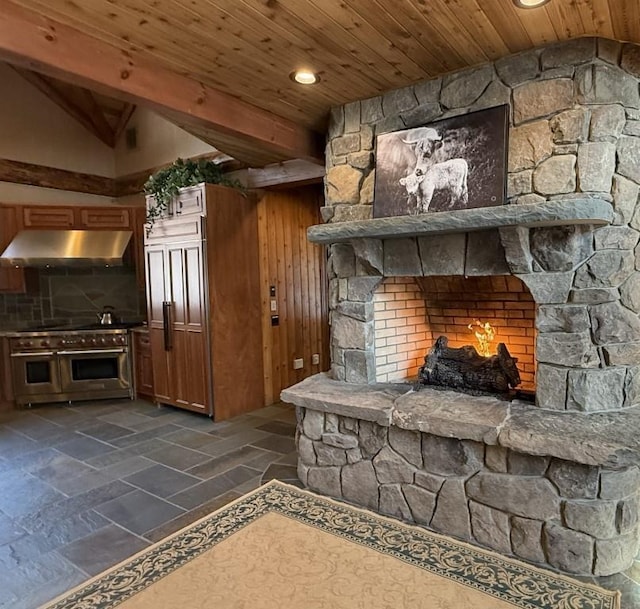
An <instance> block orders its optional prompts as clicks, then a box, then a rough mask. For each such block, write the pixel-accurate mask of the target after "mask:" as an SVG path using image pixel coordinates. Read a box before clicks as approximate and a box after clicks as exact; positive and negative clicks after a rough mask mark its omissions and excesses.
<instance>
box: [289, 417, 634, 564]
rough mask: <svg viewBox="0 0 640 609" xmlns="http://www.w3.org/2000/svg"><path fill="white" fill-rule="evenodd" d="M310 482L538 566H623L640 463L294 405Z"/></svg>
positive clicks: (302, 473)
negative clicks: (592, 459) (600, 460)
mask: <svg viewBox="0 0 640 609" xmlns="http://www.w3.org/2000/svg"><path fill="white" fill-rule="evenodd" d="M297 415H298V427H297V445H298V454H299V460H298V476H299V477H300V480H301V481H302V482H303V483H304V484H305V485H306V486H307V487H309V488H310V489H312V490H315V491H318V492H320V493H322V494H325V495H330V496H332V497H336V498H339V499H343V500H346V501H349V502H351V503H355V504H358V505H361V506H364V507H367V508H370V509H372V510H375V511H377V512H380V513H382V514H387V515H389V516H393V517H396V518H400V519H402V520H404V521H407V522H412V523H416V524H418V525H422V526H425V527H428V528H430V529H433V530H435V531H439V532H442V533H446V534H448V535H453V536H455V537H458V538H460V539H463V540H466V541H470V542H471V543H474V544H477V545H480V546H484V547H487V548H491V549H492V550H496V551H498V552H500V553H501V554H505V555H512V556H515V557H518V558H521V559H524V560H526V561H529V562H532V563H537V564H540V565H545V566H551V567H553V568H555V569H559V570H561V571H564V572H567V573H573V574H581V575H610V574H613V573H617V572H620V571H622V570H624V569H626V568H627V567H628V566H629V565H630V564H631V562H632V560H633V558H634V556H635V555H636V553H637V550H638V513H639V505H640V494H639V489H640V470H639V469H638V467H636V466H634V465H631V466H625V467H623V468H620V469H616V470H613V469H607V468H605V467H597V466H592V465H584V464H580V463H574V462H570V461H565V460H562V459H558V458H552V457H549V456H532V455H527V454H522V453H519V452H516V451H513V450H509V449H506V448H504V447H501V446H496V445H487V444H485V443H483V442H479V441H472V440H461V439H457V438H452V437H441V436H438V435H433V434H430V433H424V432H420V431H412V430H409V429H401V428H399V427H396V426H395V425H389V426H387V425H384V424H380V423H378V422H375V421H370V420H362V419H360V420H359V419H356V418H351V417H347V416H341V415H337V414H334V413H330V412H321V411H318V410H314V409H309V408H303V407H298V408H297Z"/></svg>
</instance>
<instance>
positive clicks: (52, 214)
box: [22, 205, 76, 230]
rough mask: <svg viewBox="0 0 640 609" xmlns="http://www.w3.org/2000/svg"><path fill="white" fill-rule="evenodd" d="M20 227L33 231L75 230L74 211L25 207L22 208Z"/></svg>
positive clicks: (45, 207)
mask: <svg viewBox="0 0 640 609" xmlns="http://www.w3.org/2000/svg"><path fill="white" fill-rule="evenodd" d="M22 226H23V227H24V228H25V229H34V230H46V229H51V228H53V229H55V228H58V229H72V228H76V220H75V210H74V208H73V207H54V206H53V205H37V206H31V205H25V206H24V207H22Z"/></svg>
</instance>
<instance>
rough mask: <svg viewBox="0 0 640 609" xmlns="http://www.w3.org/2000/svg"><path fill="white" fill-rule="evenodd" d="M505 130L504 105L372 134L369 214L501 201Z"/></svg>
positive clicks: (506, 112) (503, 199)
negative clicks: (373, 160) (372, 176)
mask: <svg viewBox="0 0 640 609" xmlns="http://www.w3.org/2000/svg"><path fill="white" fill-rule="evenodd" d="M508 132H509V106H508V104H503V105H501V106H495V107H492V108H487V109H484V110H478V111H475V112H469V113H468V114H461V115H457V116H452V117H449V118H445V119H441V120H438V121H434V122H431V123H428V124H425V125H421V126H418V127H414V128H412V129H404V130H402V131H394V132H391V133H384V134H382V135H379V136H377V138H376V163H375V171H376V173H375V188H374V201H373V216H374V218H381V217H387V216H403V215H416V214H424V213H431V212H437V211H451V210H458V209H471V208H475V207H490V206H494V205H504V203H505V202H506V181H507V180H506V178H507V150H508Z"/></svg>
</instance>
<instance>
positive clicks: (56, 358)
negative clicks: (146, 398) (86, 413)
mask: <svg viewBox="0 0 640 609" xmlns="http://www.w3.org/2000/svg"><path fill="white" fill-rule="evenodd" d="M10 336H11V337H10V339H9V346H10V355H11V369H12V374H13V389H14V394H15V399H16V403H17V404H18V405H25V404H35V403H42V402H67V401H68V402H71V401H74V400H88V399H101V398H124V397H128V398H131V399H133V383H132V381H131V377H132V375H131V359H130V356H129V335H128V333H127V330H126V328H111V327H109V328H108V329H103V328H93V327H91V328H89V329H86V330H83V329H75V330H69V329H59V330H42V331H34V332H18V333H15V334H13V335H10Z"/></svg>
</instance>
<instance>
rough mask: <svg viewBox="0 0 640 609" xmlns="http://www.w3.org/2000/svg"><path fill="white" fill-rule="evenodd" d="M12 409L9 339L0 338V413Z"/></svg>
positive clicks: (13, 402) (13, 405) (13, 403)
mask: <svg viewBox="0 0 640 609" xmlns="http://www.w3.org/2000/svg"><path fill="white" fill-rule="evenodd" d="M14 407H15V401H14V398H13V380H12V378H11V358H10V357H9V339H8V338H7V337H6V336H0V411H2V410H10V409H12V408H14Z"/></svg>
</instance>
